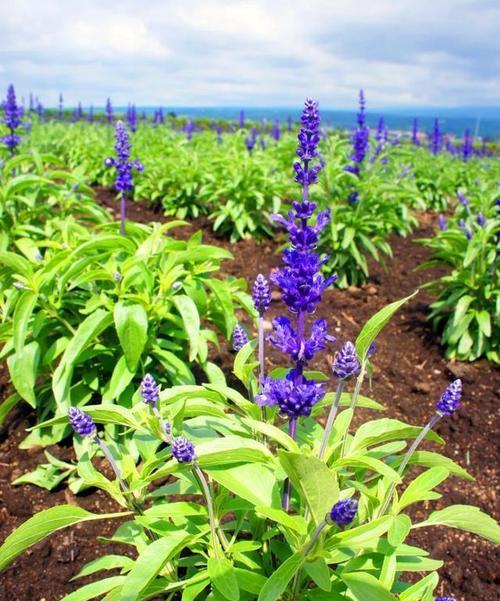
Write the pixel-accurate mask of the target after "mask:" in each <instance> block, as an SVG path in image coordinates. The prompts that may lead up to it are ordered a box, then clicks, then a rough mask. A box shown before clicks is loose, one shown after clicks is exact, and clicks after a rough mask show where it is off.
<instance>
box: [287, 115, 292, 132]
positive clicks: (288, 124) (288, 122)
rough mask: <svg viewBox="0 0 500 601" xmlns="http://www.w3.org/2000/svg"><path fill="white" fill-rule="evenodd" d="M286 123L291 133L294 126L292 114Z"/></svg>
mask: <svg viewBox="0 0 500 601" xmlns="http://www.w3.org/2000/svg"><path fill="white" fill-rule="evenodd" d="M286 123H287V128H288V131H289V132H290V133H291V131H292V128H293V119H292V117H291V115H288V117H287V120H286Z"/></svg>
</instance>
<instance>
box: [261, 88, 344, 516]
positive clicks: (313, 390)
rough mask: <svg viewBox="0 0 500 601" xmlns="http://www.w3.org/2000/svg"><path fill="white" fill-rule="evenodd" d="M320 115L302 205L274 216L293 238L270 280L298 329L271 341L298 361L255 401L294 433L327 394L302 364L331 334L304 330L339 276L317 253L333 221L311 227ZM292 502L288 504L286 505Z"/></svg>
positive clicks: (301, 141) (312, 124)
mask: <svg viewBox="0 0 500 601" xmlns="http://www.w3.org/2000/svg"><path fill="white" fill-rule="evenodd" d="M319 127H320V116H319V111H318V104H317V102H316V101H314V100H313V99H312V98H307V99H306V102H305V105H304V110H303V113H302V116H301V128H300V131H299V134H298V146H297V155H298V157H299V158H300V162H299V161H298V162H296V163H295V164H294V169H295V181H296V182H298V183H300V184H301V186H302V201H301V202H294V203H292V210H291V211H290V212H289V213H288V216H287V217H286V218H285V217H282V216H281V215H273V218H274V220H275V221H277V222H278V223H281V224H282V225H283V226H284V227H285V228H286V229H287V230H288V234H289V240H290V245H291V247H290V248H288V249H286V250H285V251H284V253H283V263H284V266H283V267H282V268H280V269H278V270H277V271H276V272H274V273H273V274H272V276H271V281H272V282H273V283H274V284H275V285H277V286H278V287H279V288H280V289H281V291H282V298H283V300H284V302H285V304H286V305H287V307H288V309H289V310H290V312H291V313H292V314H294V315H295V325H292V322H291V320H290V319H289V318H287V317H278V318H276V319H275V320H273V334H272V335H271V337H270V341H271V342H272V343H273V344H274V345H275V346H277V347H278V348H279V349H281V350H283V351H284V352H286V353H288V354H289V355H290V356H291V358H292V360H293V361H294V367H293V369H291V370H290V371H289V372H288V374H287V376H286V378H284V379H280V380H276V379H272V378H264V380H263V382H262V388H261V392H260V394H259V395H257V397H256V402H257V404H259V405H261V406H265V405H268V406H278V407H279V409H280V411H281V412H282V413H283V414H286V415H288V416H289V417H290V418H291V420H290V432H291V434H292V435H294V433H295V423H296V419H297V418H298V417H299V416H301V415H309V414H310V413H311V409H312V407H313V405H314V404H316V403H317V402H318V401H319V400H321V398H323V396H324V394H325V389H324V385H323V384H321V383H316V382H314V381H310V380H307V378H306V377H305V376H304V374H303V370H304V366H305V364H306V363H307V361H309V360H310V359H312V358H313V356H314V355H315V354H316V353H317V352H318V351H319V350H321V349H323V348H325V344H326V342H327V341H329V340H332V337H330V336H328V334H327V328H326V322H325V321H324V320H317V321H315V322H314V323H313V325H312V327H311V330H310V333H309V335H307V334H306V331H305V325H306V324H305V319H306V315H307V313H313V312H314V311H315V309H316V307H317V305H318V303H319V302H320V300H321V295H322V293H323V291H324V290H325V289H326V288H328V287H329V286H330V285H331V284H333V282H334V281H335V279H336V278H335V277H332V278H328V279H325V278H324V277H323V276H322V275H321V273H320V270H321V266H322V265H323V264H324V262H325V260H326V259H321V258H320V256H319V255H318V254H317V253H316V252H314V251H315V249H316V246H317V244H318V240H319V236H320V233H321V231H322V230H323V228H324V227H325V226H326V225H327V224H328V222H329V219H330V213H329V211H324V212H321V213H319V214H318V216H317V218H316V221H315V223H314V224H312V225H311V224H309V223H308V222H309V220H310V219H311V218H312V216H313V214H314V212H315V210H316V203H314V202H310V201H309V199H308V198H309V186H310V185H311V184H313V183H314V182H316V181H317V177H318V173H319V171H320V170H321V165H320V164H319V163H317V162H316V161H317V158H318V143H319V140H320V136H319ZM287 503H288V501H286V502H285V499H284V506H285V507H286V506H287Z"/></svg>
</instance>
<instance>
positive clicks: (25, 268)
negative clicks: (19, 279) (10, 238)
mask: <svg viewBox="0 0 500 601" xmlns="http://www.w3.org/2000/svg"><path fill="white" fill-rule="evenodd" d="M0 265H5V266H6V267H9V268H10V269H12V271H13V272H14V273H16V274H18V275H22V276H24V277H25V278H26V279H29V278H30V277H31V276H32V275H33V269H32V267H31V263H30V262H29V261H28V259H25V258H24V257H21V256H20V255H18V254H16V253H11V252H3V253H0Z"/></svg>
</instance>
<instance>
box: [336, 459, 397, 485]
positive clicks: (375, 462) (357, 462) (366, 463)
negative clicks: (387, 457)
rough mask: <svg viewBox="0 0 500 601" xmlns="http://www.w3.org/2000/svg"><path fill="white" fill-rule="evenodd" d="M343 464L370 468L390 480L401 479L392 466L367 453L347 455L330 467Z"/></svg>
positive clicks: (342, 465)
mask: <svg viewBox="0 0 500 601" xmlns="http://www.w3.org/2000/svg"><path fill="white" fill-rule="evenodd" d="M344 466H352V467H359V468H365V469H368V470H372V471H374V472H376V473H377V474H381V475H382V476H385V477H386V478H389V480H391V482H400V481H401V478H400V476H399V475H398V473H397V472H396V471H395V470H393V469H392V467H389V466H388V465H387V464H386V463H384V462H383V461H380V460H379V459H375V457H368V456H367V455H348V456H347V457H344V458H343V459H339V460H337V461H335V463H333V465H332V467H334V468H337V467H344Z"/></svg>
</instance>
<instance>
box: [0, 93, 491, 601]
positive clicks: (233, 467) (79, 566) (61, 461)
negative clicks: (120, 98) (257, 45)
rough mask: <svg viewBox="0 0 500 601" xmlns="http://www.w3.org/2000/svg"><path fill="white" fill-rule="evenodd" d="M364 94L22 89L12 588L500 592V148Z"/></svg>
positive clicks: (9, 478) (16, 193) (1, 211)
mask: <svg viewBox="0 0 500 601" xmlns="http://www.w3.org/2000/svg"><path fill="white" fill-rule="evenodd" d="M358 104H359V108H358V113H357V119H356V122H355V123H353V129H352V131H350V132H346V131H341V130H337V129H335V128H331V127H328V128H326V127H323V126H322V123H321V107H320V106H319V105H318V103H317V102H316V100H313V99H311V98H307V99H306V101H305V104H304V107H303V111H302V114H301V118H300V121H299V122H294V121H293V120H292V119H289V120H287V121H283V122H280V121H278V120H276V121H270V122H267V121H263V122H257V121H252V120H250V119H248V118H247V117H246V115H245V113H244V112H243V111H242V112H241V114H240V116H239V119H238V121H237V122H231V121H223V120H220V121H217V120H208V119H203V118H200V119H191V118H185V117H182V116H177V115H174V114H167V113H166V112H165V113H164V112H163V110H162V109H158V110H156V111H155V112H154V113H153V114H149V115H148V114H141V113H140V111H138V110H137V109H136V108H135V107H134V105H129V107H128V110H126V111H125V112H122V111H119V110H118V109H116V108H115V107H113V104H112V102H111V100H109V99H108V102H107V104H106V107H105V109H104V111H94V110H93V109H92V110H89V109H85V110H84V109H83V108H82V106H81V105H79V106H78V107H77V108H76V109H74V110H73V109H71V110H69V109H66V108H65V107H64V103H63V99H62V97H61V100H60V105H59V107H57V108H55V109H50V110H49V109H44V107H43V106H42V105H41V104H40V103H37V102H35V101H34V100H33V101H32V103H31V106H30V107H27V108H24V109H23V108H22V107H21V105H20V103H19V101H18V99H17V97H16V95H15V90H14V88H13V87H12V86H10V87H9V89H8V91H7V95H6V99H5V101H4V102H3V104H2V112H1V115H0V117H1V119H2V125H1V130H0V135H1V147H0V160H1V163H0V199H1V203H0V299H1V324H0V342H1V349H0V353H1V364H0V383H1V386H2V387H1V389H0V392H1V400H0V426H1V428H2V429H1V437H0V514H1V515H2V520H1V521H0V597H1V598H6V599H14V600H19V601H24V600H26V601H27V600H30V601H31V600H33V599H42V598H43V599H45V601H52V600H59V599H65V600H66V601H83V600H87V599H105V600H106V601H134V600H146V599H151V600H156V599H166V600H172V601H174V600H176V601H177V600H179V601H195V600H199V601H201V600H205V599H206V600H207V601H223V600H228V601H239V600H240V599H241V600H242V601H252V600H256V601H276V600H278V599H283V600H284V601H298V600H305V601H323V600H327V599H328V600H332V601H341V600H342V599H349V600H351V601H368V600H374V601H375V600H376V601H434V600H441V601H447V600H449V599H455V600H456V601H466V600H472V599H481V600H482V601H494V600H495V599H497V598H498V596H497V584H498V582H497V578H498V577H497V574H496V570H495V562H494V551H495V545H496V544H498V543H499V542H500V528H499V526H498V524H497V522H496V518H498V508H497V504H496V496H495V491H496V485H497V484H498V472H497V467H498V449H497V447H496V445H495V444H494V440H495V434H496V429H495V428H496V423H495V418H496V413H497V405H498V396H499V387H498V381H499V380H498V366H499V363H500V285H499V282H498V276H499V272H500V264H499V255H498V248H499V245H498V241H499V236H500V192H499V189H498V182H499V181H500V158H499V157H500V155H499V154H498V153H499V148H498V145H497V143H496V142H495V141H491V140H489V141H488V140H484V141H483V140H478V139H475V138H474V137H473V135H472V133H471V132H470V131H468V130H467V131H465V132H464V135H463V137H462V138H459V139H457V138H456V137H454V136H451V135H448V134H447V133H446V131H445V129H444V127H443V124H442V123H440V121H439V120H437V119H436V121H435V123H434V127H433V129H432V131H428V132H424V131H421V130H420V129H419V123H418V121H417V120H415V121H413V123H412V124H411V125H412V128H411V131H408V132H393V131H390V130H389V129H388V128H387V127H386V125H385V123H384V119H383V118H380V119H379V121H378V124H377V127H376V128H375V129H370V128H369V127H368V124H367V113H368V112H369V98H367V97H365V94H364V93H363V91H361V92H360V94H359V99H358ZM41 571H42V572H43V575H44V577H42V578H40V572H41Z"/></svg>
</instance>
